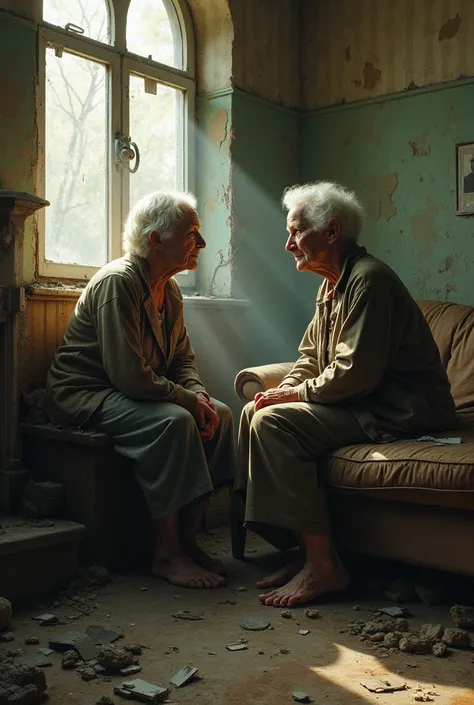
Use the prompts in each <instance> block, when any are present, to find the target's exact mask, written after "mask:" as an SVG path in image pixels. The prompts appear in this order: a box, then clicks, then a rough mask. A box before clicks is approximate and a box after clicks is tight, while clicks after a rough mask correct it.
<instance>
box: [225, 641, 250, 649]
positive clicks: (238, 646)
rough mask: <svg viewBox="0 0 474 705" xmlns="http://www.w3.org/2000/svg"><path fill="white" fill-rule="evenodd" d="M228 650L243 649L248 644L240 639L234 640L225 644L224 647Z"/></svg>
mask: <svg viewBox="0 0 474 705" xmlns="http://www.w3.org/2000/svg"><path fill="white" fill-rule="evenodd" d="M225 648H226V649H227V650H228V651H245V650H246V649H248V648H249V647H248V645H247V644H245V643H244V642H241V641H236V642H234V643H232V644H226V647H225Z"/></svg>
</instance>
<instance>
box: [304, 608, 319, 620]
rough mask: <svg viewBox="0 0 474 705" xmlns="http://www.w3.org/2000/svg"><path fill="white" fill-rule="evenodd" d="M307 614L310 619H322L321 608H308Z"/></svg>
mask: <svg viewBox="0 0 474 705" xmlns="http://www.w3.org/2000/svg"><path fill="white" fill-rule="evenodd" d="M304 613H305V616H306V617H308V619H321V614H320V613H319V610H314V609H307V610H305V611H304Z"/></svg>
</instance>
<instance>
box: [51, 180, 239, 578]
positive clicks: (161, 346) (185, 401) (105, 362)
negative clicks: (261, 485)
mask: <svg viewBox="0 0 474 705" xmlns="http://www.w3.org/2000/svg"><path fill="white" fill-rule="evenodd" d="M199 226H200V224H199V218H198V215H197V212H196V201H195V198H194V196H192V195H190V194H184V193H161V192H158V193H153V194H151V195H149V196H146V197H145V198H143V199H142V200H141V201H140V202H139V203H137V204H136V206H135V207H134V208H133V209H132V210H131V212H130V214H129V216H128V218H127V221H126V224H125V228H124V249H125V251H126V252H127V254H126V255H125V256H124V257H121V258H120V259H117V260H115V261H113V262H110V263H109V264H106V265H105V266H104V267H102V269H100V270H99V271H98V272H97V273H96V274H95V275H94V276H93V277H92V279H91V280H90V281H89V283H88V285H87V286H86V288H85V290H84V292H83V293H82V295H81V297H80V299H79V301H78V303H77V306H76V309H75V312H74V314H73V316H72V317H71V319H70V321H69V324H68V327H67V330H66V333H65V336H64V340H63V343H62V345H61V346H60V347H59V349H58V350H57V352H56V354H55V357H54V359H53V362H52V365H51V368H50V370H49V373H48V378H47V395H46V408H47V412H48V415H49V417H50V419H51V420H52V421H53V422H54V423H57V424H62V425H69V426H77V427H82V428H94V429H97V430H100V431H103V432H105V433H107V434H109V435H110V436H111V438H112V439H113V444H114V448H115V450H116V451H117V452H118V453H120V454H122V455H124V456H126V457H127V458H130V459H131V460H132V461H133V462H134V466H135V472H136V477H137V479H138V482H139V483H140V486H141V488H142V491H143V493H144V496H145V499H146V502H147V505H148V508H149V510H150V513H151V516H152V518H153V520H154V522H155V526H156V550H155V555H154V559H153V565H152V571H153V573H154V574H155V575H156V576H158V577H162V578H165V579H167V580H168V581H169V582H171V583H173V584H175V585H180V586H182V587H190V588H214V587H219V586H221V585H223V584H224V583H225V579H224V578H223V577H222V574H221V573H222V572H223V567H222V564H221V563H220V561H218V560H217V559H213V558H211V556H209V555H208V554H207V553H205V552H204V551H203V550H202V549H201V548H200V546H199V545H198V543H197V541H196V529H197V528H198V527H199V526H200V525H201V524H202V518H203V511H204V506H205V502H204V500H205V498H206V497H208V496H209V495H210V494H211V493H212V492H213V491H214V489H217V488H218V487H220V486H224V485H225V484H230V483H231V482H232V479H233V475H234V467H235V453H234V434H233V423H232V416H231V412H230V409H229V408H228V407H226V406H225V405H224V404H222V403H220V402H218V401H216V400H214V399H211V398H210V396H209V394H208V393H207V391H206V389H205V387H204V385H203V383H202V381H201V379H200V377H199V374H198V371H197V369H196V365H195V362H194V354H193V350H192V348H191V345H190V342H189V338H188V334H187V331H186V327H185V325H184V321H183V297H182V294H181V291H180V289H179V286H178V284H177V283H176V281H175V280H174V279H173V276H174V275H175V274H178V273H179V272H182V271H184V270H193V269H196V267H197V264H198V257H199V253H200V251H201V249H202V248H204V247H205V246H206V243H205V242H204V240H203V238H202V236H201V234H200V232H199Z"/></svg>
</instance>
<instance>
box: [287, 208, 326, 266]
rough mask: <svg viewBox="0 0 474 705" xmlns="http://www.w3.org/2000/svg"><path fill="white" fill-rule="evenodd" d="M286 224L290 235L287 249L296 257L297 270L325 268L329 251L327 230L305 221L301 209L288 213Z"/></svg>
mask: <svg viewBox="0 0 474 705" xmlns="http://www.w3.org/2000/svg"><path fill="white" fill-rule="evenodd" d="M286 225H287V230H288V232H289V233H290V235H289V237H288V240H287V241H286V245H285V250H286V251H287V252H291V254H292V255H293V257H294V258H295V262H296V268H297V270H298V271H299V272H304V271H311V272H318V271H319V270H320V269H321V268H323V269H324V265H325V264H326V262H327V258H328V253H329V242H328V233H327V231H326V230H315V229H314V228H313V227H312V226H310V225H308V223H306V222H305V219H304V217H303V215H302V213H301V211H300V212H298V211H295V210H291V211H290V212H289V213H288V217H287V219H286Z"/></svg>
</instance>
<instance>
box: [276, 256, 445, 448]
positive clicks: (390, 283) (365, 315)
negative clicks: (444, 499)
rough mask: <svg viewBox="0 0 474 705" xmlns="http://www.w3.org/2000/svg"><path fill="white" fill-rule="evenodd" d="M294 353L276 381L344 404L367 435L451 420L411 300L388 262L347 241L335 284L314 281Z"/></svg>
mask: <svg viewBox="0 0 474 705" xmlns="http://www.w3.org/2000/svg"><path fill="white" fill-rule="evenodd" d="M299 352H300V358H299V360H298V361H297V362H296V363H295V366H294V367H293V369H292V370H291V372H290V374H289V375H288V376H287V377H286V378H285V379H284V380H283V382H282V385H284V384H288V385H291V386H293V387H295V388H296V389H297V391H298V397H299V399H300V400H301V401H306V402H314V403H318V404H339V405H343V406H345V407H346V408H348V409H350V410H351V411H352V412H353V414H354V415H355V416H356V418H357V420H358V421H359V423H360V424H361V426H362V428H363V429H364V431H365V432H366V433H367V434H368V435H369V436H370V437H371V438H373V439H374V440H377V441H389V440H392V439H393V437H397V436H402V437H404V436H410V435H414V434H417V433H423V432H425V431H427V430H432V431H434V430H437V429H448V428H451V427H453V426H454V425H455V423H456V419H455V407H454V401H453V398H452V396H451V391H450V385H449V381H448V377H447V373H446V370H445V368H444V366H443V364H442V362H441V358H440V355H439V351H438V348H437V346H436V343H435V341H434V339H433V336H432V334H431V330H430V328H429V326H428V324H427V322H426V320H425V318H424V316H423V314H422V312H421V310H420V308H419V307H418V305H417V304H416V302H415V301H414V299H413V298H412V297H411V295H410V294H409V292H408V290H407V289H406V287H405V286H404V284H403V283H402V282H401V281H400V279H399V278H398V276H397V275H396V274H395V272H393V271H392V270H391V269H390V267H388V265H386V264H385V263H384V262H381V261H380V260H378V259H375V257H372V256H371V255H369V254H367V251H366V250H365V248H363V247H359V246H358V245H354V246H353V247H352V248H351V249H350V251H349V253H348V256H347V258H346V261H345V264H344V267H343V271H342V274H341V277H340V279H339V281H338V282H337V284H336V286H335V289H334V290H333V292H331V286H330V284H329V282H328V281H327V280H325V281H324V282H323V284H322V285H321V287H320V289H319V291H318V296H317V300H316V312H315V315H314V318H313V320H312V321H311V323H310V324H309V326H308V328H307V330H306V333H305V335H304V338H303V340H302V342H301V345H300V347H299Z"/></svg>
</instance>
